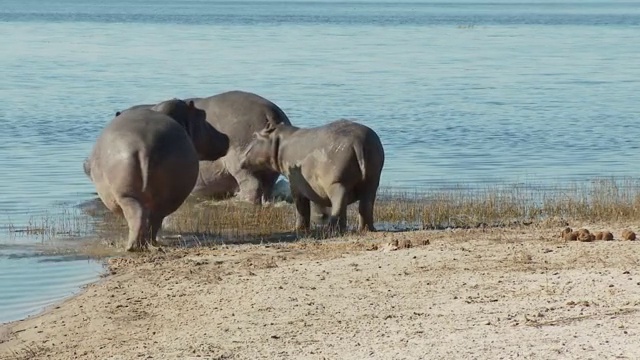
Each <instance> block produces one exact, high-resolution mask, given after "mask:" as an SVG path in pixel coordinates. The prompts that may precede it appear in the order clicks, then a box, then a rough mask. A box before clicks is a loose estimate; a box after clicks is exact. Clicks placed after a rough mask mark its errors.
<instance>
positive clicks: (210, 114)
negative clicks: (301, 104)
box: [185, 90, 291, 149]
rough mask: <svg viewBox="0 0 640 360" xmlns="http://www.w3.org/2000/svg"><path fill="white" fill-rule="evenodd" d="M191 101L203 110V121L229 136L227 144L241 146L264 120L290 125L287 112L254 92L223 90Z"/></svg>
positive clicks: (266, 122) (249, 139) (258, 129)
mask: <svg viewBox="0 0 640 360" xmlns="http://www.w3.org/2000/svg"><path fill="white" fill-rule="evenodd" d="M189 100H194V102H195V105H196V107H198V108H200V109H202V110H205V111H206V113H207V121H208V122H209V123H210V124H211V125H213V126H214V127H215V128H216V129H218V130H219V131H220V132H222V133H224V134H226V135H227V136H228V137H229V142H230V143H229V146H230V147H232V148H234V149H244V148H245V147H246V146H247V145H248V144H249V142H250V141H251V139H252V137H253V133H254V132H256V131H260V130H262V129H263V128H265V126H266V125H267V124H268V123H271V124H272V125H276V124H280V123H284V124H287V125H291V121H289V118H288V117H287V115H286V114H285V113H284V111H282V109H280V107H278V106H277V105H276V104H274V103H273V102H271V101H269V100H267V99H265V98H263V97H262V96H259V95H257V94H253V93H249V92H244V91H238V90H235V91H227V92H224V93H220V94H217V95H213V96H210V97H207V98H195V99H186V100H185V101H189Z"/></svg>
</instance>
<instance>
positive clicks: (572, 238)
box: [564, 231, 578, 241]
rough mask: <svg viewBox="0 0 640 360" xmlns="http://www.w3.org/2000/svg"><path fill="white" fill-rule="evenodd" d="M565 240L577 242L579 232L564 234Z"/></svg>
mask: <svg viewBox="0 0 640 360" xmlns="http://www.w3.org/2000/svg"><path fill="white" fill-rule="evenodd" d="M564 239H565V240H567V241H576V240H578V232H577V231H572V232H570V233H566V234H564Z"/></svg>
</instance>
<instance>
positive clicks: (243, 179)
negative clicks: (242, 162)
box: [233, 170, 262, 205]
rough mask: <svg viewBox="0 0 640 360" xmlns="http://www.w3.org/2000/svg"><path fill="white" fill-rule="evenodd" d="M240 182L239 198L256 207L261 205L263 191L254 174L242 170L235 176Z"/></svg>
mask: <svg viewBox="0 0 640 360" xmlns="http://www.w3.org/2000/svg"><path fill="white" fill-rule="evenodd" d="M233 177H235V178H236V181H237V182H238V188H239V189H240V191H238V195H237V197H238V198H239V199H241V200H244V201H248V202H251V203H253V204H255V205H260V204H261V202H262V189H261V186H260V180H259V179H258V178H256V177H255V176H254V175H253V174H252V173H250V172H249V171H245V170H240V171H238V172H236V173H235V174H233Z"/></svg>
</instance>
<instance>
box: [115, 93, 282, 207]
mask: <svg viewBox="0 0 640 360" xmlns="http://www.w3.org/2000/svg"><path fill="white" fill-rule="evenodd" d="M184 100H185V101H193V102H194V104H195V107H196V108H198V109H201V110H204V112H205V113H206V119H207V121H208V122H209V123H210V124H211V125H212V126H214V127H215V128H216V129H217V130H218V131H220V132H221V133H223V134H225V135H226V136H227V137H228V138H229V151H228V152H227V154H226V155H225V156H223V157H222V158H220V159H218V160H215V161H209V160H203V161H201V162H200V170H199V175H198V180H197V182H196V185H195V186H194V188H193V191H192V194H194V195H196V196H209V197H214V198H226V197H230V196H233V195H235V196H236V198H237V199H240V200H244V201H249V202H251V203H254V204H260V203H262V202H267V201H269V200H271V198H272V192H273V188H274V185H275V183H276V181H277V180H278V177H279V174H278V173H277V172H275V171H273V170H270V169H262V170H255V169H243V168H241V167H240V157H241V155H242V154H243V153H244V150H245V149H246V147H247V145H248V144H249V142H251V139H252V137H253V133H254V132H257V131H260V130H262V129H264V128H265V127H267V126H271V125H276V124H280V123H283V124H287V125H291V121H289V118H288V117H287V115H286V114H285V113H284V111H282V109H280V108H279V107H278V106H277V105H276V104H274V103H273V102H271V101H269V100H267V99H265V98H264V97H262V96H260V95H257V94H254V93H251V92H246V91H240V90H233V91H227V92H223V93H220V94H217V95H213V96H209V97H204V98H188V99H184ZM153 106H154V105H153V104H142V105H135V106H132V107H131V108H129V109H126V110H124V111H130V110H134V109H140V108H152V107H153ZM124 111H123V112H124ZM119 113H120V112H117V113H116V115H117V114H119Z"/></svg>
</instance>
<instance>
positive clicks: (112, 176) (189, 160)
mask: <svg viewBox="0 0 640 360" xmlns="http://www.w3.org/2000/svg"><path fill="white" fill-rule="evenodd" d="M228 147H229V140H228V138H227V137H226V136H225V135H223V134H221V133H219V132H218V131H217V130H216V129H215V128H214V127H212V126H211V125H210V124H209V123H207V122H206V121H205V114H204V111H202V110H200V109H197V108H196V107H195V106H194V104H193V102H188V103H187V102H185V101H183V100H177V99H173V100H168V101H164V102H161V103H159V104H157V105H155V106H153V107H152V108H151V109H149V108H137V109H130V110H127V111H125V112H123V113H122V114H120V115H118V116H116V117H115V118H114V119H113V120H112V121H111V122H110V123H109V124H108V125H107V126H106V127H105V128H104V129H103V131H102V132H101V133H100V135H99V136H98V139H97V141H96V143H95V145H94V148H93V151H92V152H91V155H90V156H89V158H88V159H87V161H85V162H84V164H83V167H84V170H85V173H87V175H88V176H89V177H90V178H91V180H92V181H93V183H94V185H95V187H96V190H97V193H98V196H99V197H100V199H101V200H102V202H103V203H104V204H105V206H106V207H107V208H108V209H109V210H111V211H112V212H114V213H117V214H123V215H124V217H125V219H126V220H127V224H128V225H129V239H128V243H127V247H126V249H127V251H132V250H138V249H141V248H145V247H146V246H147V241H148V240H149V239H150V240H151V245H153V246H156V236H157V234H158V231H159V230H160V227H161V226H162V220H163V219H164V218H165V217H166V216H167V215H169V214H171V213H173V212H174V211H176V210H177V209H178V208H179V207H180V205H182V203H183V202H184V200H185V199H186V198H187V196H188V195H189V193H190V192H191V190H192V189H193V187H194V185H195V183H196V180H197V178H198V170H199V164H198V161H199V160H216V159H219V158H221V157H222V156H224V155H225V154H226V152H227V149H228Z"/></svg>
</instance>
